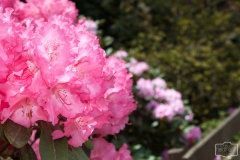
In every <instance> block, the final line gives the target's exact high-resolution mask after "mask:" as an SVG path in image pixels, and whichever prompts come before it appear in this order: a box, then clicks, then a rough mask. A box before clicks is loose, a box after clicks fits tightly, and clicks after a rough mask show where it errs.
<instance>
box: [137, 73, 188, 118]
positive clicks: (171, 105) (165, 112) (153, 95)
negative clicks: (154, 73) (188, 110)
mask: <svg viewBox="0 0 240 160" xmlns="http://www.w3.org/2000/svg"><path fill="white" fill-rule="evenodd" d="M136 88H137V89H138V95H139V97H141V98H144V99H146V100H149V101H150V102H149V103H148V104H147V105H146V108H147V109H148V110H153V115H154V117H155V118H167V119H168V120H172V118H173V117H174V116H175V115H181V114H183V113H184V104H183V101H182V99H181V93H180V92H178V91H176V90H174V89H169V88H167V84H166V82H165V80H163V79H162V78H155V79H153V80H151V79H144V78H140V79H139V80H138V81H137V85H136ZM189 119H191V118H190V117H189Z"/></svg>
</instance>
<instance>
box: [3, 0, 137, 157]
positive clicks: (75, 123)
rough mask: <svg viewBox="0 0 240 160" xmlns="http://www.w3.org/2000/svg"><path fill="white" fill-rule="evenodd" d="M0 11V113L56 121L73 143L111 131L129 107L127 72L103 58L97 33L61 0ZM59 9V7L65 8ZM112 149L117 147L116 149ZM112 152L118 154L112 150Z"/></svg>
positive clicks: (32, 1) (24, 120)
mask: <svg viewBox="0 0 240 160" xmlns="http://www.w3.org/2000/svg"><path fill="white" fill-rule="evenodd" d="M6 2H7V1H6ZM0 5H2V6H4V7H5V6H7V7H8V6H9V5H10V6H14V8H6V9H3V7H2V6H0V7H2V8H1V9H0V72H1V74H0V107H1V110H0V118H1V122H2V123H4V122H5V121H6V120H7V119H11V120H12V121H14V122H15V123H18V124H20V125H22V126H24V127H27V128H29V127H30V126H32V125H34V124H35V122H36V121H38V120H44V121H48V122H51V123H52V124H53V125H55V124H59V122H60V121H59V116H63V117H65V118H66V119H67V120H66V121H65V122H61V124H64V128H63V130H64V131H63V132H62V131H60V130H56V131H54V132H53V134H52V135H53V138H54V139H57V138H60V137H62V136H66V137H70V138H69V141H68V143H69V144H70V145H72V146H74V147H78V146H81V145H82V144H83V143H84V142H85V141H87V140H88V138H89V136H91V135H93V134H99V135H101V136H105V135H107V134H115V133H118V132H119V131H120V130H121V129H123V128H124V127H125V124H126V123H128V115H129V114H130V113H131V112H132V111H133V110H135V109H136V102H135V101H134V99H133V94H132V92H131V88H132V80H131V77H132V75H131V74H129V73H128V72H127V70H126V68H125V66H126V64H125V62H124V61H122V60H118V59H117V58H116V57H109V58H106V54H105V51H104V50H103V49H102V48H101V47H100V45H99V40H98V38H97V37H96V36H95V35H94V34H92V33H90V32H89V31H87V28H86V27H85V26H84V24H82V23H78V24H75V23H74V21H75V19H76V16H77V10H76V8H75V5H74V3H73V2H71V1H68V0H56V1H53V0H44V1H37V0H27V3H23V2H20V1H19V0H17V1H16V3H15V4H13V5H12V4H8V3H5V1H4V3H3V4H1V3H0ZM66 6H67V7H66ZM119 152H120V151H119ZM119 156H120V154H119Z"/></svg>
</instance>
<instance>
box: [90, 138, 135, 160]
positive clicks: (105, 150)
mask: <svg viewBox="0 0 240 160" xmlns="http://www.w3.org/2000/svg"><path fill="white" fill-rule="evenodd" d="M92 142H93V145H94V149H93V150H92V152H91V155H90V159H91V160H113V159H116V160H132V157H131V156H130V151H129V150H127V145H126V144H123V146H122V147H121V148H120V149H119V151H116V149H115V146H114V145H113V144H112V143H109V142H107V141H106V140H104V139H103V138H94V139H93V141H92Z"/></svg>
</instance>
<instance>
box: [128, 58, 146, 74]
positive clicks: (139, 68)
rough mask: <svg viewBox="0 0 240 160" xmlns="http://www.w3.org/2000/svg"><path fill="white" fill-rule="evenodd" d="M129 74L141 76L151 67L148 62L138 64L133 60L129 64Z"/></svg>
mask: <svg viewBox="0 0 240 160" xmlns="http://www.w3.org/2000/svg"><path fill="white" fill-rule="evenodd" d="M127 68H128V70H129V72H131V73H133V74H134V75H136V76H141V75H142V74H143V72H146V71H148V69H149V66H148V64H147V63H146V62H138V61H137V60H136V59H134V58H132V59H131V60H130V62H129V63H128V64H127Z"/></svg>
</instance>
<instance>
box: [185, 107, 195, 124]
mask: <svg viewBox="0 0 240 160" xmlns="http://www.w3.org/2000/svg"><path fill="white" fill-rule="evenodd" d="M193 116H194V114H193V112H192V110H190V109H188V110H187V115H186V116H185V117H184V119H185V120H187V121H192V120H193Z"/></svg>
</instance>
